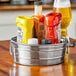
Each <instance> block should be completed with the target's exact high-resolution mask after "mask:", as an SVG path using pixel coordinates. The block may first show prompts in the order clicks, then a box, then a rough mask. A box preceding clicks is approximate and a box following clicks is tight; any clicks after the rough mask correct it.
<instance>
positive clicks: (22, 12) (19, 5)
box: [0, 0, 76, 40]
mask: <svg viewBox="0 0 76 76" xmlns="http://www.w3.org/2000/svg"><path fill="white" fill-rule="evenodd" d="M34 1H43V14H44V15H46V14H47V13H49V12H52V8H53V0H0V40H10V39H11V37H13V36H16V30H17V27H16V17H17V16H30V17H31V16H32V15H33V14H34V5H33V4H34ZM71 4H72V5H71V6H72V22H71V24H70V26H69V28H68V31H69V36H70V38H73V39H76V0H71Z"/></svg>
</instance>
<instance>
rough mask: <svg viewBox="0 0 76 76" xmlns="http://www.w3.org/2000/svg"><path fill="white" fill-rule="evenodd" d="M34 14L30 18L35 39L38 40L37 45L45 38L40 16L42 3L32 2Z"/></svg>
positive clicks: (42, 16) (42, 17)
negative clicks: (34, 31)
mask: <svg viewBox="0 0 76 76" xmlns="http://www.w3.org/2000/svg"><path fill="white" fill-rule="evenodd" d="M34 5H35V6H34V7H35V14H34V15H33V16H32V18H33V20H34V24H35V30H36V36H35V37H36V38H38V41H39V44H41V40H42V39H44V38H45V25H44V15H43V14H42V2H41V1H36V2H34Z"/></svg>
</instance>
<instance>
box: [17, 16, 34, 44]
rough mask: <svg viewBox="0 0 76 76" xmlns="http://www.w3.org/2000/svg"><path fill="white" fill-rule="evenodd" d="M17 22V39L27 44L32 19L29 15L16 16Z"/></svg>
mask: <svg viewBox="0 0 76 76" xmlns="http://www.w3.org/2000/svg"><path fill="white" fill-rule="evenodd" d="M16 24H17V27H18V28H17V29H18V30H17V41H18V42H20V43H25V44H28V39H30V38H32V30H33V26H34V21H33V19H32V18H31V17H27V16H18V17H17V18H16Z"/></svg>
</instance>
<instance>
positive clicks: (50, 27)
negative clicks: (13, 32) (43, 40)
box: [45, 13, 62, 44]
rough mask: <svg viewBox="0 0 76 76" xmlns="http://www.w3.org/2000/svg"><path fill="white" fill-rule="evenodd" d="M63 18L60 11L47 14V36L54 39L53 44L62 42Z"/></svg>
mask: <svg viewBox="0 0 76 76" xmlns="http://www.w3.org/2000/svg"><path fill="white" fill-rule="evenodd" d="M61 19H62V16H61V14H60V13H49V14H47V15H46V16H45V25H46V32H47V38H49V39H51V40H52V44H55V43H60V39H61V27H60V26H61V25H60V22H61Z"/></svg>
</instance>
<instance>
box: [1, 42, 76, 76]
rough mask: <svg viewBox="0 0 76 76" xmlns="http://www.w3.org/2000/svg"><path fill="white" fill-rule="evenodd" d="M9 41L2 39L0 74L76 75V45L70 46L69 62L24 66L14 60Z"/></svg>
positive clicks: (17, 75)
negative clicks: (10, 52)
mask: <svg viewBox="0 0 76 76" xmlns="http://www.w3.org/2000/svg"><path fill="white" fill-rule="evenodd" d="M9 43H10V42H9V41H0V76H76V47H71V48H70V53H69V63H68V64H64V63H62V64H58V65H53V66H22V65H18V64H15V63H14V62H13V57H12V56H11V55H10V54H9Z"/></svg>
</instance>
